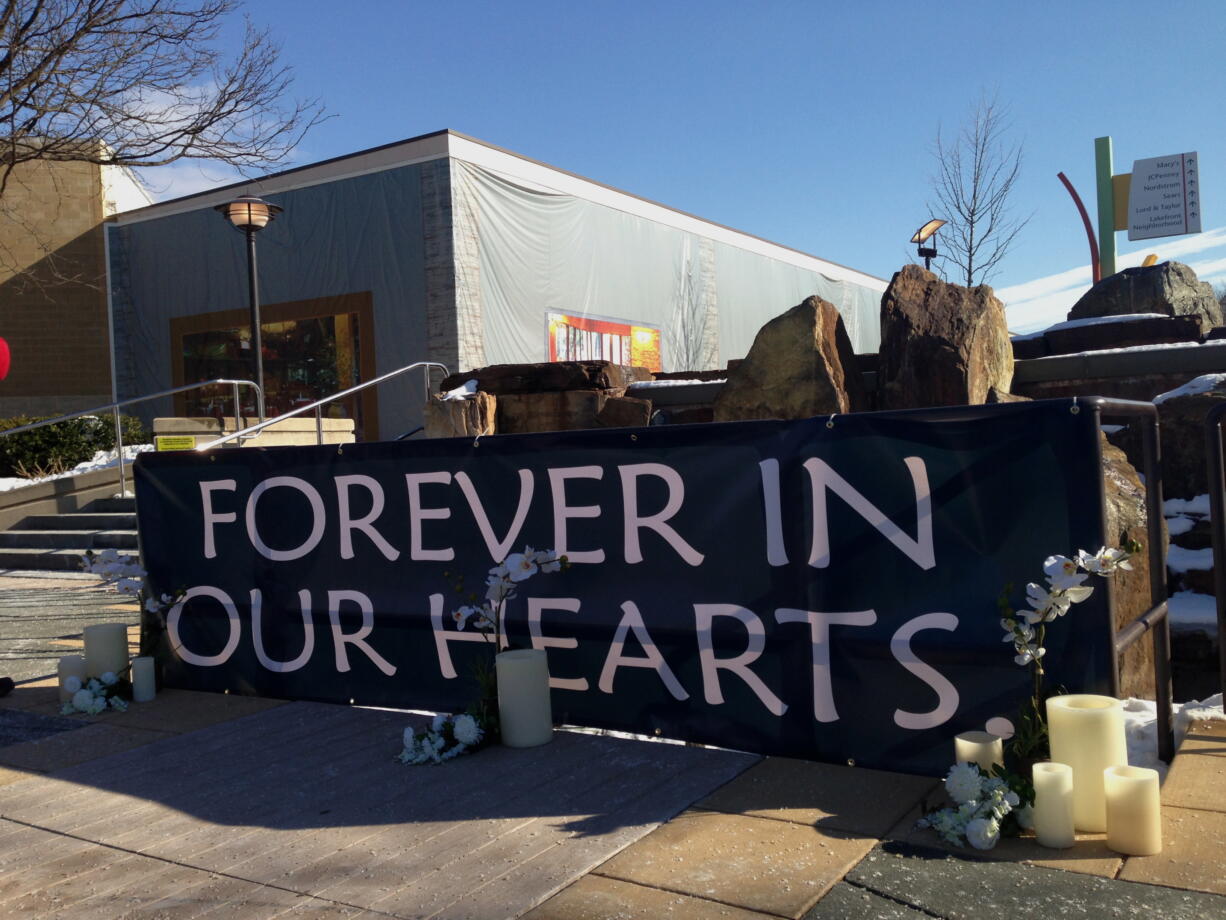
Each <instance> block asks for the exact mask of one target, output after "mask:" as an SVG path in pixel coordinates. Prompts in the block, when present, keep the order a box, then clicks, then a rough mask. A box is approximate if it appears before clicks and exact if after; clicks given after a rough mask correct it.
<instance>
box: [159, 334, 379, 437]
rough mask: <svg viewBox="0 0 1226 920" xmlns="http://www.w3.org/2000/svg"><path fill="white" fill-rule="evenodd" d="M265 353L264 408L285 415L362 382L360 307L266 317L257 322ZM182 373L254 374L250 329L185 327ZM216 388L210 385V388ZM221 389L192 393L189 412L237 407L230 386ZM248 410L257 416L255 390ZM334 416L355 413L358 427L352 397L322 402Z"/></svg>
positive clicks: (358, 414)
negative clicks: (268, 319) (304, 316)
mask: <svg viewBox="0 0 1226 920" xmlns="http://www.w3.org/2000/svg"><path fill="white" fill-rule="evenodd" d="M260 335H261V337H262V339H263V351H264V408H265V414H266V415H268V416H275V415H281V414H282V413H285V412H289V411H291V410H293V409H297V408H300V407H302V406H306V405H309V404H310V403H313V402H315V401H316V400H318V399H322V398H324V397H325V396H331V395H332V394H333V393H337V392H339V391H341V390H345V389H348V388H349V387H351V386H354V385H355V384H357V383H358V382H359V381H360V379H361V375H360V370H359V369H360V366H361V354H360V350H361V347H362V343H361V338H360V335H359V322H358V316H357V314H356V313H344V314H335V315H332V316H316V317H311V318H309V319H292V320H287V321H284V322H272V323H269V322H265V323H262V324H261V326H260ZM182 343H183V351H182V356H183V377H184V380H186V381H187V382H191V381H193V380H209V379H210V378H214V377H226V378H230V379H243V380H248V379H251V377H252V375H253V370H252V362H251V330H250V328H249V327H247V326H236V327H230V328H222V329H209V330H206V331H201V332H189V333H185V334H184V335H183V337H182ZM210 389H211V388H210ZM220 389H221V392H209V390H207V389H206V390H196V391H192V392H190V393H188V394H187V400H186V401H187V406H186V408H187V412H188V414H189V415H194V416H211V417H217V416H220V415H223V414H228V413H231V412H233V406H232V403H231V397H230V392H229V388H228V387H224V388H220ZM243 403H244V404H243V414H244V415H246V416H254V415H255V414H256V407H255V403H254V398H253V394H252V393H251V391H250V389H249V388H247V389H245V390H244V392H243ZM324 415H325V416H326V417H329V418H352V419H355V420H356V422H357V426H358V427H359V428H360V427H361V422H362V408H361V404H360V402H359V401H358V400H357V399H356V398H355V397H348V398H347V399H344V400H338V401H337V402H334V403H330V404H329V405H327V406H325V407H324Z"/></svg>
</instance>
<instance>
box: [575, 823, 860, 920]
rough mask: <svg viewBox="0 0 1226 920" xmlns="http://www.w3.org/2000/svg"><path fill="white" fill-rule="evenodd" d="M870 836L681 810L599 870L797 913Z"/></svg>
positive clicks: (786, 913) (740, 904) (838, 874)
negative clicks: (677, 814) (849, 834)
mask: <svg viewBox="0 0 1226 920" xmlns="http://www.w3.org/2000/svg"><path fill="white" fill-rule="evenodd" d="M874 842H875V841H874V840H871V839H866V838H863V837H852V836H847V835H844V834H840V833H838V832H836V831H822V830H817V829H815V828H811V827H806V826H802V825H798V824H793V823H791V822H789V821H776V820H772V819H768V818H749V817H745V816H743V815H725V814H720V813H716V812H692V811H691V812H686V813H685V814H683V815H681V816H680V817H678V818H676V819H674V820H673V821H671V822H670V823H668V824H666V825H664V826H663V827H660V828H657V829H656V830H655V831H653V832H652V833H650V834H648V835H647V836H646V837H644V838H643V839H642V840H640V841H639V842H638V843H637V844H636V845H635V846H633V847H630V848H629V849H627V850H625V851H623V852H622V853H619V854H618V855H617V856H615V857H613V858H612V859H611V860H609V861H608V862H607V863H605V864H604V865H603V866H601V867H600V868H599V869H597V870H596V872H597V874H599V875H603V876H607V877H610V878H617V879H621V880H622V881H627V882H635V883H637V884H639V885H646V886H649V887H654V888H663V889H667V890H670V891H677V892H680V893H682V894H689V895H694V896H696V897H700V898H707V899H710V900H714V901H721V902H723V903H726V904H734V905H736V906H738V907H744V908H746V909H748V910H757V911H761V912H763V913H772V914H779V915H781V916H784V917H798V916H800V914H802V913H803V912H804V911H805V910H806V909H807V908H808V907H809V906H810V905H811V904H813V902H814V901H816V900H817V898H818V897H820V896H821V894H822V893H823V892H824V891H825V890H826V889H827V888H829V887H830V886H831V885H832V884H834V883H835V882H836V881H838V880H839V879H840V878H842V877H843V874H844V873H845V872H846V871H847V870H848V869H849V868H851V866H853V865H855V864H856V862H857V861H859V859H860V858H861V857H862V856H863V855H864V854H865V853H867V852H868V851H869V849H871V848H872V846H873V844H874Z"/></svg>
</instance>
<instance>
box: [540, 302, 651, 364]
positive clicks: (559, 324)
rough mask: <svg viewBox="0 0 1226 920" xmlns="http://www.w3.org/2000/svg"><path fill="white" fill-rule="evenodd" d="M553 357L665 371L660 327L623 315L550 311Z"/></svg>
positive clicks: (550, 352) (551, 355)
mask: <svg viewBox="0 0 1226 920" xmlns="http://www.w3.org/2000/svg"><path fill="white" fill-rule="evenodd" d="M547 318H548V322H549V360H550V361H612V362H613V363H614V364H629V365H632V366H634V367H645V368H647V369H648V370H649V371H656V372H658V371H662V370H664V366H663V364H662V363H661V359H660V330H659V328H657V327H656V326H649V325H647V324H640V323H633V322H630V321H629V320H621V319H598V318H596V317H592V316H570V315H568V314H565V313H549V314H547Z"/></svg>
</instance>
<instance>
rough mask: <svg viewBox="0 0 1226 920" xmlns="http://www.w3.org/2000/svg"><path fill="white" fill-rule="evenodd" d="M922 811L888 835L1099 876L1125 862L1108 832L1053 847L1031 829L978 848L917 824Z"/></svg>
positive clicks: (921, 844)
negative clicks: (956, 842) (1109, 844)
mask: <svg viewBox="0 0 1226 920" xmlns="http://www.w3.org/2000/svg"><path fill="white" fill-rule="evenodd" d="M921 814H922V812H921V811H920V809H919V808H915V809H913V810H912V811H910V812H909V813H908V814H907V816H906V817H904V818H903V819H902V820H901V821H899V822H898V824H897V825H895V826H894V828H893V829H892V830H891V831H890V832H889V834H888V835H887V836H888V838H889V839H890V840H895V841H898V842H900V843H909V844H912V845H914V846H919V847H927V848H932V849H935V850H945V851H947V852H949V853H953V854H956V855H959V856H964V857H966V858H969V859H991V860H1007V861H1012V862H1025V863H1029V864H1031V865H1035V866H1045V867H1047V868H1049V869H1063V870H1065V871H1067V872H1081V873H1083V874H1085V875H1097V876H1099V877H1100V878H1115V876H1116V874H1117V873H1118V872H1119V871H1120V866H1121V865H1123V862H1124V860H1123V859H1122V858H1121V857H1120V854H1119V853H1116V852H1115V851H1114V850H1111V849H1109V848H1108V847H1107V838H1106V835H1105V834H1078V835H1077V840H1076V842H1075V843H1074V844H1073V845H1072V846H1071V847H1069V848H1068V849H1064V850H1053V849H1051V848H1049V847H1045V846H1040V845H1039V843H1038V841H1036V840H1035V839H1034V836H1033V835H1032V834H1029V833H1025V834H1023V835H1022V836H1020V837H1002V838H1001V839H1000V841H999V842H998V843H997V844H996V846H995V847H993V848H992V849H990V850H976V849H974V848H973V847H969V846H968V847H958V846H954V845H953V844H951V843H946V842H945V841H944V840H942V839H941V838H940V837H938V836H937V835H936V834H935V833H933V832H932V831H931V830H928V829H926V828H917V827H916V826H915V822H916V821H918V820H919V817H920V815H921Z"/></svg>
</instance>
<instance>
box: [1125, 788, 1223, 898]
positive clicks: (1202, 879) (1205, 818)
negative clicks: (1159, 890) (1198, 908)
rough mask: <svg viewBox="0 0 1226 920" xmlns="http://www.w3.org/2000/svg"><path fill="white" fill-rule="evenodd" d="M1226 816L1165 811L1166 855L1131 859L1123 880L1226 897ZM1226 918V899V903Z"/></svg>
mask: <svg viewBox="0 0 1226 920" xmlns="http://www.w3.org/2000/svg"><path fill="white" fill-rule="evenodd" d="M1224 866H1226V814H1223V813H1222V812H1220V811H1199V810H1196V809H1191V808H1172V807H1164V808H1163V809H1162V852H1161V853H1158V854H1156V855H1154V856H1130V857H1128V859H1126V860H1125V861H1124V868H1123V869H1122V870H1121V871H1120V875H1119V877H1120V878H1122V879H1128V880H1130V881H1134V882H1148V883H1150V884H1154V885H1169V886H1171V887H1173V888H1189V889H1192V890H1195V891H1211V892H1214V893H1216V894H1226V874H1224V872H1223V869H1224ZM1221 903H1222V908H1221V909H1222V913H1221V914H1220V915H1219V916H1222V917H1226V899H1223V900H1222V902H1221Z"/></svg>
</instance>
